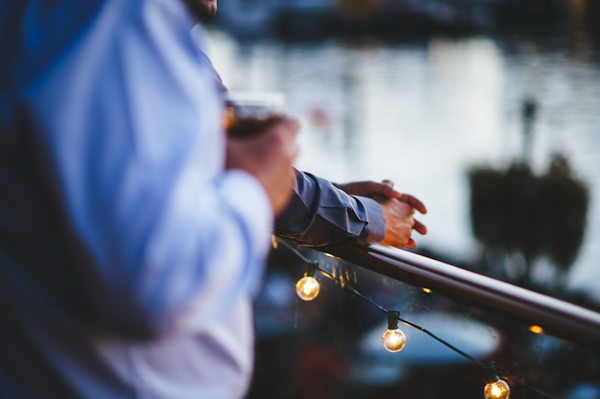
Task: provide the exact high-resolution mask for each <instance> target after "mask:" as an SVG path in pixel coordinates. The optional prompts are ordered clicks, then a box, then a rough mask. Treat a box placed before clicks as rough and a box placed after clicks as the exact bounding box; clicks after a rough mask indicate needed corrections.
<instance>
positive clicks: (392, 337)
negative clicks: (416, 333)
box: [381, 328, 406, 352]
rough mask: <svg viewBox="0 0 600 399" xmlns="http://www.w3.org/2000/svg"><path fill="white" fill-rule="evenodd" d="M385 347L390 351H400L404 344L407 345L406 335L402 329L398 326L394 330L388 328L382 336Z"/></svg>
mask: <svg viewBox="0 0 600 399" xmlns="http://www.w3.org/2000/svg"><path fill="white" fill-rule="evenodd" d="M381 342H383V347H384V348H385V349H386V350H387V351H389V352H400V351H401V350H402V348H404V345H406V335H404V333H403V332H402V330H400V329H398V328H396V329H394V330H390V329H388V330H387V331H386V332H385V333H384V334H383V337H382V338H381Z"/></svg>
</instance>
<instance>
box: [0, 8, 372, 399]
mask: <svg viewBox="0 0 600 399" xmlns="http://www.w3.org/2000/svg"><path fill="white" fill-rule="evenodd" d="M0 18H2V24H0V33H1V34H0V53H1V54H2V63H1V64H0V89H1V90H0V320H1V323H0V354H1V355H0V397H14V398H30V397H32V398H39V397H60V398H69V397H89V398H178V399H183V398H198V397H202V398H220V399H221V398H236V397H241V396H242V395H243V394H244V392H245V390H246V388H247V385H248V382H249V378H250V376H251V370H252V363H253V358H252V346H253V337H252V313H251V298H252V296H253V294H254V293H255V291H256V290H257V288H258V285H259V282H260V278H261V275H262V268H263V262H264V258H265V255H266V252H267V249H268V243H269V234H270V233H269V231H270V230H271V229H272V227H273V220H272V219H273V216H272V214H271V209H270V206H269V201H268V198H267V196H266V194H265V192H264V190H263V189H262V187H261V186H260V184H259V183H258V182H257V181H256V180H255V179H254V178H253V177H252V176H250V175H248V174H246V173H244V172H241V171H235V172H226V171H224V168H223V165H224V159H223V154H224V143H223V141H224V140H223V134H222V131H221V127H220V118H219V112H220V111H219V106H220V104H219V102H218V101H217V97H218V96H217V94H216V92H215V85H214V82H213V81H212V77H211V74H212V71H210V70H209V69H207V67H206V63H205V61H203V59H202V56H201V54H199V52H198V50H197V48H196V47H195V45H194V43H193V42H192V40H191V38H190V35H189V28H190V27H191V26H192V24H193V21H192V19H191V17H190V16H189V14H188V12H187V10H186V9H185V7H184V5H183V2H180V1H175V0H129V1H121V0H88V1H76V0H59V1H54V2H51V4H49V3H48V2H46V1H42V0H31V1H27V2H22V1H21V0H5V1H3V2H2V4H0ZM314 192H315V191H314V190H313V193H314ZM301 197H303V198H306V200H305V201H304V202H305V203H306V204H309V206H306V207H305V208H306V211H307V212H309V213H310V214H312V215H313V216H314V215H316V214H317V213H318V210H319V209H320V208H321V206H320V205H319V204H320V203H321V202H319V201H318V200H315V197H314V196H311V195H307V196H304V195H303V196H301ZM344 198H345V197H344ZM359 202H360V201H359ZM359 202H353V204H354V205H353V206H354V207H355V208H356V209H357V210H358V213H361V212H362V211H363V210H364V209H365V208H364V207H361V206H360V205H359ZM344 212H346V211H344ZM342 213H343V212H342ZM351 219H352V220H353V222H352V223H351V224H352V228H351V229H347V230H348V233H349V234H350V235H353V234H357V233H358V234H363V232H364V231H365V227H366V226H367V222H368V221H367V219H366V218H365V217H364V216H363V217H354V216H352V218H351ZM310 225H312V223H308V226H307V229H309V228H310ZM284 230H285V228H284ZM300 230H302V231H305V229H304V227H303V228H302V229H300ZM300 230H298V231H296V232H293V231H292V232H291V233H292V234H298V232H300ZM306 231H308V230H306ZM300 233H301V234H305V233H303V232H300Z"/></svg>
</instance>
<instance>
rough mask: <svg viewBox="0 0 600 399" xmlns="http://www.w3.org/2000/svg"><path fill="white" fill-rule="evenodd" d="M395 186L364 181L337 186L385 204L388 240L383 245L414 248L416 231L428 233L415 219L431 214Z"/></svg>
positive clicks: (387, 183) (388, 183) (347, 191)
mask: <svg viewBox="0 0 600 399" xmlns="http://www.w3.org/2000/svg"><path fill="white" fill-rule="evenodd" d="M393 186H394V183H392V182H391V181H390V180H384V181H383V182H382V183H377V182H373V181H363V182H355V183H347V184H337V185H336V187H337V188H339V189H341V190H343V191H345V192H346V193H347V194H350V195H360V196H363V197H371V198H373V199H374V200H375V201H377V202H378V203H379V205H381V209H382V210H383V215H384V218H385V228H386V233H385V238H384V239H383V241H382V243H383V244H386V245H390V246H393V247H398V248H399V247H404V246H405V247H408V248H414V247H415V246H416V245H417V242H416V241H415V240H414V239H413V238H412V237H411V234H412V230H415V231H417V232H418V233H420V234H427V228H426V227H425V225H424V224H422V223H421V222H419V221H418V220H416V219H414V217H413V214H414V213H415V210H417V211H419V212H420V213H422V214H425V213H427V208H426V207H425V204H423V202H421V201H419V200H418V199H417V198H415V197H413V196H412V195H408V194H401V193H399V192H398V191H396V190H394V189H393Z"/></svg>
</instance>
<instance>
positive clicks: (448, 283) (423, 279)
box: [315, 239, 600, 350]
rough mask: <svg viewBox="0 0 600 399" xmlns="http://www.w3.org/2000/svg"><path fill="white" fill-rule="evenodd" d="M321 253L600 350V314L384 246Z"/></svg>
mask: <svg viewBox="0 0 600 399" xmlns="http://www.w3.org/2000/svg"><path fill="white" fill-rule="evenodd" d="M315 249H318V250H320V251H321V252H325V253H328V254H331V255H333V256H336V257H338V258H341V259H343V260H345V261H348V262H350V263H353V264H355V265H357V266H360V267H362V268H365V269H368V270H371V271H373V272H376V273H379V274H382V275H384V276H387V277H390V278H393V279H395V280H398V281H401V282H404V283H407V284H410V285H413V286H417V287H425V288H428V289H430V290H432V291H433V292H435V293H437V294H441V295H443V296H445V297H447V298H450V299H453V300H456V301H459V302H462V303H465V304H468V305H472V306H475V307H477V308H480V309H484V310H486V311H490V312H494V313H495V314H498V315H502V316H505V317H508V318H512V319H514V320H517V321H520V322H522V323H525V324H528V325H538V326H541V327H542V328H543V329H544V332H545V333H548V334H551V335H555V336H557V337H560V338H563V339H566V340H569V341H572V342H577V343H578V344H581V345H584V346H587V347H589V348H592V349H595V350H600V313H596V312H594V311H591V310H588V309H585V308H582V307H580V306H576V305H573V304H571V303H568V302H565V301H562V300H559V299H556V298H553V297H550V296H547V295H543V294H540V293H537V292H533V291H530V290H527V289H525V288H521V287H517V286H515V285H512V284H509V283H506V282H502V281H499V280H496V279H493V278H490V277H486V276H483V275H481V274H477V273H474V272H471V271H468V270H465V269H461V268H459V267H456V266H452V265H449V264H446V263H443V262H440V261H436V260H433V259H430V258H427V257H425V256H421V255H418V254H414V253H411V252H408V251H404V250H400V249H396V248H392V247H389V246H386V245H383V244H380V243H375V242H369V241H366V240H362V239H353V240H348V241H346V242H344V243H341V244H336V245H329V246H325V247H317V248H315Z"/></svg>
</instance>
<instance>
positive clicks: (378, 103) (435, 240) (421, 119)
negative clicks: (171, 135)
mask: <svg viewBox="0 0 600 399" xmlns="http://www.w3.org/2000/svg"><path fill="white" fill-rule="evenodd" d="M219 7H220V9H219V14H218V17H217V18H215V19H214V20H213V21H211V22H210V23H209V24H208V25H207V32H208V40H207V44H208V53H209V55H210V57H211V59H212V60H213V63H214V65H215V67H216V68H217V70H218V71H219V72H220V74H221V76H222V78H223V80H224V82H225V84H226V85H227V86H228V87H229V88H230V89H232V90H250V91H278V92H282V93H284V94H285V96H286V99H287V108H288V110H289V113H290V114H292V115H295V116H296V117H298V118H300V120H301V121H302V132H301V135H300V136H299V142H300V145H301V149H302V153H301V156H300V157H299V159H298V161H297V167H298V168H299V169H301V170H306V171H310V172H312V173H314V174H317V175H319V176H322V177H325V178H327V179H329V180H332V181H336V182H347V181H358V180H382V179H392V180H393V181H394V182H395V186H396V188H397V189H398V190H399V191H402V192H407V193H411V194H413V195H415V196H417V197H419V198H420V199H422V200H423V201H424V202H425V203H426V205H427V207H428V209H429V213H428V214H427V215H424V216H420V220H421V221H422V222H424V223H425V224H426V225H427V227H428V229H429V233H428V234H427V235H426V236H423V237H419V236H417V237H416V238H417V241H418V251H420V252H422V253H424V254H426V255H428V256H432V257H435V258H438V259H441V260H443V261H446V262H448V263H452V264H455V265H459V266H461V267H465V268H468V269H471V270H475V271H477V272H480V273H484V274H488V275H491V276H493V277H496V278H500V279H503V280H506V281H509V282H512V283H514V284H518V285H522V286H526V287H527V288H530V289H534V290H537V291H541V292H544V293H547V294H550V295H553V296H556V297H559V298H563V299H566V300H568V301H571V302H575V303H577V304H580V305H583V306H586V307H590V308H593V309H596V310H597V309H599V308H600V160H599V159H600V23H598V21H600V6H599V4H598V2H596V1H591V0H590V1H586V0H527V1H525V0H523V1H513V0H487V1H477V0H469V1H468V0H464V1H458V0H457V1H426V0H423V1H418V0H412V1H396V2H394V1H387V2H386V1H378V2H375V1H366V0H365V1H350V0H347V1H340V2H335V3H334V2H327V1H318V0H312V1H310V2H295V1H270V2H269V1H260V0H246V1H242V0H237V1H233V0H231V1H225V0H221V3H220V4H219ZM527 104H529V106H530V108H529V111H527ZM531 106H533V110H532V108H531ZM528 129H529V130H528ZM526 137H529V138H530V139H529V141H527V140H526ZM557 154H558V155H560V156H561V157H562V158H561V159H562V160H563V163H562V164H561V165H562V166H563V168H562V169H561V170H562V172H564V174H563V176H562V177H563V178H565V179H566V180H568V181H575V182H578V183H580V186H581V187H584V190H585V191H586V195H585V198H586V199H585V201H583V203H585V204H586V206H580V205H573V207H572V209H571V207H570V205H568V201H569V196H570V194H567V195H565V196H564V197H565V198H566V199H565V201H566V202H563V203H559V204H554V205H552V204H550V205H548V206H549V209H551V210H552V209H556V215H557V216H556V219H559V218H562V220H563V222H561V223H554V221H553V220H552V219H554V218H553V215H554V211H552V212H550V213H546V214H545V216H544V217H543V219H544V220H543V221H542V222H539V221H538V222H539V223H538V222H536V223H538V224H539V225H538V226H537V227H536V229H537V230H536V229H533V228H532V227H531V223H529V219H528V213H532V212H535V211H536V209H537V208H542V207H544V206H545V200H544V199H543V198H542V199H540V198H539V197H536V198H537V199H535V200H534V202H533V203H530V204H529V205H527V206H526V207H519V206H517V207H516V208H514V207H513V208H510V207H509V208H507V209H505V211H506V212H510V213H511V214H506V215H500V219H503V220H504V221H505V224H506V225H505V226H503V228H505V229H508V231H507V232H505V237H504V238H499V240H500V241H496V242H495V244H493V245H490V241H489V240H487V241H486V238H485V234H486V233H485V232H483V233H482V232H479V233H477V232H476V231H475V230H476V229H474V225H475V224H476V223H475V221H474V218H475V217H479V216H477V215H476V212H475V213H474V211H473V208H472V206H473V205H474V204H473V201H474V200H473V199H472V194H473V192H472V186H471V184H470V176H472V173H473V170H474V168H479V170H481V168H488V170H495V171H497V172H498V173H502V172H503V171H507V170H508V169H509V168H510V166H511V165H512V166H513V167H514V166H515V165H517V166H519V165H520V166H523V165H525V167H526V168H528V171H529V173H530V176H533V177H534V178H541V177H540V176H542V175H544V174H546V175H550V173H548V172H547V171H548V169H549V166H550V164H551V162H552V160H553V159H554V158H553V157H555V155H557ZM567 165H568V167H567ZM475 170H478V169H475ZM536 176H537V177H536ZM513 189H514V188H513ZM525 191H527V190H525ZM567 191H568V190H567ZM560 195H561V196H562V194H560ZM532 198H533V197H532ZM530 200H531V199H530ZM535 201H538V202H539V203H537V202H535ZM574 203H578V204H581V203H582V201H579V202H577V201H576V200H574ZM565 204H567V205H565ZM484 205H485V204H484ZM552 206H555V208H552ZM578 207H579V208H578ZM484 208H485V206H484ZM567 208H568V209H567ZM515 209H516V210H515ZM565 209H566V211H565ZM563 211H564V212H563ZM519 212H523V213H522V214H521V213H519ZM561 213H564V215H561ZM574 215H575V216H574ZM577 215H579V216H577ZM507 221H510V223H508V222H507ZM496 222H497V223H498V221H496ZM501 222H502V221H501ZM480 224H481V223H480ZM482 225H484V226H486V223H485V222H484V223H483V224H482ZM488 227H489V228H490V229H491V230H495V229H496V228H497V226H496V225H489V226H488ZM511 228H512V229H513V231H514V234H512V233H511V231H510V229H511ZM540 231H541V232H542V233H543V234H539V233H540ZM524 232H525V233H524ZM536 235H544V236H547V237H549V242H550V244H549V245H550V247H552V248H550V249H547V250H537V252H536V251H533V252H535V253H534V254H533V255H531V254H527V250H522V249H523V248H526V247H527V246H528V245H530V244H531V243H529V241H530V240H531V239H532V237H533V238H535V236H536ZM511 237H516V238H515V240H516V241H515V242H509V241H511ZM503 239H504V240H505V241H507V242H506V243H503V242H502V240H503ZM521 239H522V240H525V241H527V243H521V242H519V240H521ZM513 241H514V240H513ZM531 245H534V244H531ZM544 245H546V247H548V245H547V244H544ZM534 246H535V245H534ZM527 248H529V247H527ZM561 250H563V251H567V252H568V253H566V255H565V254H563V255H564V256H563V259H567V260H566V261H564V262H562V264H557V262H556V261H555V259H556V256H554V255H552V254H551V253H550V252H552V251H554V252H556V251H559V252H560V251H561ZM559 255H560V254H559ZM553 256H554V257H553ZM559 263H560V262H559ZM271 277H272V278H271V279H270V280H269V278H268V279H267V288H269V289H270V288H272V287H271V286H269V282H271V283H273V284H274V286H273V287H275V286H278V285H277V284H279V283H281V281H279V280H278V279H277V276H271ZM278 281H279V283H278ZM376 284H381V282H378V283H376ZM386 284H388V285H389V284H390V283H386ZM384 285H385V284H384ZM339 306H341V305H339ZM271 310H272V309H271ZM295 312H296V313H295V314H294V315H293V316H294V317H295V320H294V321H293V322H292V324H293V326H294V328H298V317H299V316H298V305H297V304H296V311H295ZM258 315H259V317H260V312H258ZM279 316H281V314H280V315H279ZM281 317H283V316H281ZM284 319H285V317H283V319H279V320H277V321H278V322H281V321H282V320H284ZM263 322H265V323H266V324H265V325H266V326H267V327H265V325H263V326H262V327H263V328H262V329H261V325H260V321H259V322H257V324H258V325H257V328H258V329H259V335H260V332H261V331H263V332H265V331H270V330H269V329H276V328H277V327H276V326H277V325H278V323H267V322H266V321H265V320H263ZM273 331H275V330H273ZM273 331H271V332H270V333H269V332H267V333H266V335H268V336H270V335H271V334H276V333H275V332H273ZM363 338H364V337H363ZM527 342H528V344H525V347H527V345H530V344H531V342H529V341H527ZM536 348H537V350H538V352H536V353H538V354H539V353H543V350H541V352H539V351H540V349H539V348H540V347H539V345H538V346H536ZM516 351H517V350H516V349H515V352H516ZM523 353H525V352H523ZM524 356H526V355H524ZM545 359H546V360H547V359H548V358H545ZM543 360H544V356H541V357H540V360H539V362H538V361H536V362H537V363H536V364H538V365H539V364H540V362H542V361H543ZM580 363H581V362H580ZM515 364H516V362H515ZM373 367H375V366H373ZM586 367H587V366H586ZM594 367H595V368H593V372H594V373H598V374H600V372H599V371H598V365H597V364H596V365H595V366H594ZM586 370H590V368H589V367H587V369H586ZM380 372H381V373H383V371H382V370H379V371H377V373H380ZM557 372H558V373H559V374H560V373H562V374H563V375H564V374H565V369H564V368H560V367H559V368H558V369H557ZM540 374H541V372H540ZM545 375H546V377H547V378H549V380H548V381H551V380H552V378H553V376H554V375H555V374H554V373H550V372H545ZM597 377H598V379H597V380H596V381H600V375H597ZM582 378H583V377H582ZM586 378H587V377H586ZM555 380H556V379H555ZM418 381H420V382H419V384H420V386H422V385H423V384H427V382H426V381H427V380H423V379H422V378H421V379H420V380H418ZM556 381H558V380H556ZM570 381H573V379H571V380H570ZM271 382H272V381H271ZM546 384H548V385H546V386H547V387H550V388H551V384H549V383H548V382H546ZM287 386H288V388H289V381H288V385H287ZM567 386H568V384H566V383H565V384H564V385H563V386H561V387H562V389H567V388H566V387H567ZM571 388H572V387H571ZM477 389H479V388H477ZM557 389H558V388H557ZM573 389H575V388H573ZM579 389H583V390H585V389H588V388H586V386H584V387H583V388H581V387H580V388H579ZM589 389H591V391H589V392H590V393H583V394H581V395H582V396H577V395H578V394H576V393H574V392H575V391H572V392H571V393H572V395H571V396H570V397H573V398H576V397H581V398H598V397H600V396H597V395H600V387H598V386H596V388H589ZM477 392H479V391H477ZM586 392H587V391H586ZM436 395H437V394H433V393H431V394H430V395H429V396H428V395H426V394H421V395H420V396H414V397H441V396H436ZM257 397H260V396H257ZM282 397H283V396H282ZM286 397H292V396H289V395H288V396H286ZM313 397H317V396H313ZM330 397H333V396H330ZM356 397H361V396H360V395H357V396H356ZM364 397H387V396H364ZM389 397H394V395H390V396H389ZM446 397H453V396H452V395H448V396H446ZM456 397H471V396H469V395H465V396H460V395H458V396H456ZM473 397H476V396H473ZM521 397H531V398H533V397H537V396H535V395H532V396H527V395H526V394H525V396H521Z"/></svg>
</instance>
